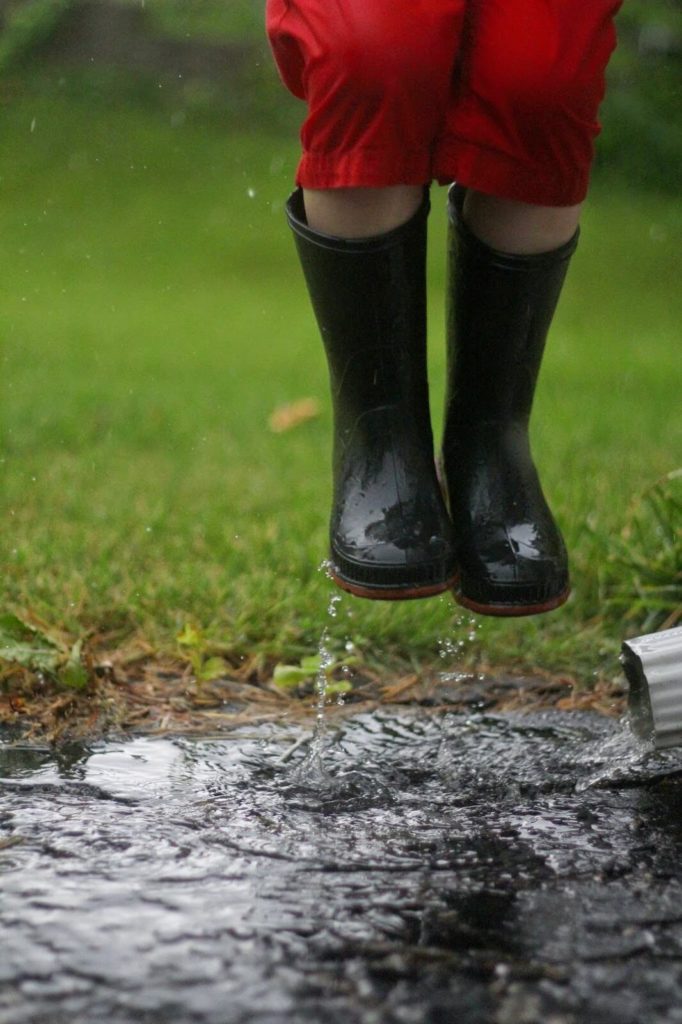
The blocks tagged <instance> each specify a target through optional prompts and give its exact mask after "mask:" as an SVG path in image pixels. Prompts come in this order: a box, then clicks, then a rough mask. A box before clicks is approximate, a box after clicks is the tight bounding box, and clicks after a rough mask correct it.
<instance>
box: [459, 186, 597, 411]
mask: <svg viewBox="0 0 682 1024" xmlns="http://www.w3.org/2000/svg"><path fill="white" fill-rule="evenodd" d="M453 192H454V190H453ZM460 207H461V204H460V203H459V202H458V200H457V195H456V192H455V193H454V194H451V197H450V201H449V219H450V229H449V236H448V280H449V282H450V287H449V290H448V296H447V335H448V391H447V399H446V423H447V424H448V427H449V428H451V429H452V428H454V427H456V428H457V429H460V430H466V428H467V426H468V425H471V424H473V423H476V424H479V425H482V424H485V423H493V424H496V425H497V426H502V425H505V424H506V425H508V426H509V427H510V428H511V427H512V426H514V425H516V426H517V427H521V428H523V427H525V426H527V424H528V420H529V418H530V413H531V409H532V405H533V395H534V392H535V386H536V382H537V377H538V373H539V370H540V364H541V362H542V356H543V352H544V348H545V341H546V338H547V333H548V330H549V327H550V324H551V321H552V317H553V315H554V311H555V308H556V305H557V302H558V299H559V295H560V293H561V289H562V286H563V283H564V279H565V277H566V272H567V270H568V263H569V260H570V257H571V255H572V253H573V252H574V250H575V247H576V245H577V238H578V233H577V232H576V234H575V235H574V237H573V238H571V239H570V241H568V242H567V243H566V244H565V245H563V246H561V247H560V248H558V249H556V250H553V251H552V252H548V253H541V254H538V255H530V256H517V255H512V254H508V253H503V252H498V251H496V250H494V249H491V248H490V247H489V246H487V245H486V244H485V243H483V242H481V241H480V240H479V239H478V238H476V236H475V235H474V234H473V233H472V232H471V231H470V229H469V228H468V227H467V225H466V224H465V223H464V220H463V217H462V213H461V208H460Z"/></svg>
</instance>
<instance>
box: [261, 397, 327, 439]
mask: <svg viewBox="0 0 682 1024" xmlns="http://www.w3.org/2000/svg"><path fill="white" fill-rule="evenodd" d="M319 415H320V403H319V402H318V400H317V399H316V398H299V399H298V400H297V401H295V402H288V403H287V405H280V406H278V408H277V409H275V410H274V411H273V412H272V413H270V418H269V420H268V424H269V426H270V430H272V432H273V433H274V434H282V433H284V431H285V430H292V429H293V428H294V427H297V426H298V425H299V423H305V422H306V421H307V420H313V419H315V417H316V416H319Z"/></svg>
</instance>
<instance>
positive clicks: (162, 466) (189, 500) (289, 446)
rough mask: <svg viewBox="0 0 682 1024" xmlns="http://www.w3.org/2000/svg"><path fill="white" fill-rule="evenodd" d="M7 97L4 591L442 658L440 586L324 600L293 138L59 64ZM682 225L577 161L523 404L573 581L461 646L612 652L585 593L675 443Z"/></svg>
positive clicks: (435, 315) (550, 662)
mask: <svg viewBox="0 0 682 1024" xmlns="http://www.w3.org/2000/svg"><path fill="white" fill-rule="evenodd" d="M0 121H1V129H2V138H3V146H2V153H1V154H0V203H1V207H0V208H1V210H2V251H3V266H2V279H1V280H2V305H1V310H0V318H1V329H2V339H3V348H2V394H1V399H2V427H3V429H2V442H1V445H2V447H1V451H0V458H1V459H2V463H1V465H2V503H3V509H2V521H3V530H2V535H1V542H0V544H1V547H0V557H1V562H2V565H3V566H4V567H5V568H4V573H3V593H2V599H1V601H0V610H2V611H8V610H14V611H17V612H19V613H25V612H26V611H30V612H31V613H33V614H35V615H37V616H39V617H40V618H42V619H43V620H45V621H47V622H48V623H52V624H55V625H59V626H60V627H63V628H65V629H66V630H67V631H68V632H69V633H70V634H71V635H72V636H73V637H74V638H75V637H77V636H79V635H82V634H83V633H84V632H91V631H95V632H99V631H104V632H108V631H111V630H118V631H119V633H118V636H119V637H120V638H123V637H124V636H126V635H127V634H128V633H130V632H132V631H137V632H139V633H141V634H142V635H143V636H145V637H146V638H148V639H149V640H150V642H151V643H152V644H154V645H155V646H157V647H158V648H160V649H169V648H172V647H174V646H175V640H174V638H175V636H176V634H177V633H178V632H179V631H180V629H181V628H182V626H183V625H184V624H185V622H187V621H192V622H195V623H197V624H198V625H200V626H201V627H202V628H204V629H205V630H206V632H207V634H208V635H209V636H210V637H212V638H214V639H216V640H218V641H220V642H222V643H224V644H225V645H226V646H227V647H228V648H229V649H231V650H232V651H234V653H235V654H237V655H238V654H249V653H254V652H256V653H260V654H262V655H263V656H267V657H275V658H282V659H290V658H292V657H295V656H299V657H300V656H301V655H303V654H309V653H311V652H314V651H315V650H316V648H317V644H318V642H319V638H320V635H321V633H322V630H323V629H324V628H325V627H326V626H331V635H332V642H333V644H334V645H337V646H339V647H341V646H342V644H343V643H344V642H345V641H346V640H347V639H349V638H352V639H354V640H355V641H356V642H357V643H358V644H359V645H360V648H361V650H362V651H363V653H364V654H365V656H367V657H372V658H374V659H376V660H378V661H386V662H388V661H391V662H392V661H394V659H396V658H400V659H403V660H405V661H407V662H413V663H425V662H428V661H434V662H438V653H439V649H440V648H442V646H443V644H444V643H445V645H446V646H447V644H448V643H451V642H452V641H453V640H454V641H455V642H456V641H457V640H458V639H459V638H460V637H461V638H465V637H466V635H467V632H468V629H467V625H466V618H467V617H465V621H463V622H462V621H460V622H459V624H458V621H457V620H458V619H461V615H460V612H459V611H458V610H457V609H456V606H454V605H453V604H452V602H451V601H450V599H449V598H442V599H437V600H432V601H424V602H414V603H405V604H402V605H385V604H380V603H369V602H362V601H356V600H352V599H351V598H348V597H344V598H343V600H342V601H341V603H340V606H339V610H338V614H337V615H336V617H335V618H333V619H332V618H330V616H329V614H328V610H327V609H328V604H329V599H330V595H331V593H332V588H331V584H330V583H329V582H328V581H327V579H326V578H325V577H324V575H323V573H322V572H320V571H319V569H318V567H319V564H320V562H321V560H322V559H323V557H324V555H325V546H326V529H327V523H326V520H327V514H328V504H329V493H330V481H329V471H328V464H329V437H330V422H331V421H330V411H329V403H328V399H327V393H326V368H325V363H324V359H323V355H322V352H321V348H320V344H319V342H318V338H317V333H316V328H315V326H314V323H313V321H312V317H311V315H310V312H309V309H308V304H307V300H306V295H305V292H304V287H303V284H302V279H301V275H300V272H299V269H298V267H297V265H296V263H295V261H294V258H293V254H292V243H291V240H290V238H289V237H288V232H287V230H286V228H285V225H284V219H283V210H282V201H283V198H284V197H285V196H286V194H287V191H288V189H289V187H290V182H291V179H292V176H293V172H294V169H295V164H296V157H297V148H296V144H295V141H294V140H290V141H283V139H282V138H281V137H278V136H275V135H273V136H267V135H264V134H258V133H255V132H254V133H251V134H247V133H241V134H236V133H235V131H234V130H232V129H231V128H230V126H229V124H225V125H221V124H220V123H219V121H217V120H213V121H211V122H210V123H205V122H200V121H199V119H197V120H196V123H195V122H194V121H193V119H192V117H191V116H189V117H187V118H186V119H185V120H184V122H182V123H178V122H177V121H176V122H174V123H175V125H176V126H175V127H173V124H172V123H171V120H170V119H169V118H168V117H166V116H165V114H164V113H163V111H157V112H154V111H152V110H149V109H147V110H145V109H143V108H142V107H135V106H132V107H131V106H129V105H128V106H126V105H123V104H120V103H117V102H116V100H115V98H112V97H109V96H106V97H100V99H99V100H97V101H90V100H88V99H87V98H86V97H82V98H80V99H79V98H77V97H75V96H74V94H73V91H71V93H70V95H69V96H68V98H67V97H64V98H60V96H59V94H58V93H57V94H55V95H49V94H48V93H47V92H46V91H45V90H43V91H42V92H40V91H38V92H37V93H35V94H33V95H29V94H23V93H22V92H20V91H19V92H18V94H17V95H15V97H14V99H13V101H12V103H11V104H10V105H6V106H5V107H4V108H3V109H2V110H0ZM433 199H434V215H433V217H432V233H431V254H430V259H431V264H432V266H431V278H430V280H431V292H430V305H431V332H430V334H431V380H432V394H433V410H434V419H435V421H436V431H437V432H438V423H439V420H440V406H441V395H442V390H443V367H444V357H443V345H442V329H441V324H442V312H441V309H442V303H443V284H444V282H443V269H442V259H441V254H442V250H443V244H444V232H445V223H444V215H443V207H444V192H443V191H442V190H436V191H435V192H434V196H433ZM681 245H682V209H681V208H680V204H679V203H677V204H675V203H673V202H671V201H670V200H666V199H661V198H657V197H656V196H654V195H639V196H629V195H627V194H624V193H622V192H618V193H615V194H614V193H613V192H612V191H611V190H609V189H608V188H607V187H606V185H604V186H602V187H597V188H596V189H595V191H594V194H593V197H592V200H591V202H590V204H589V206H588V209H587V211H586V214H585V218H584V230H583V241H582V245H581V247H580V250H579V253H578V255H577V257H576V259H575V261H574V265H573V267H572V269H571V273H570V277H569V281H568V283H567V286H566V289H565V294H564V299H563V302H562V305H561V308H560V312H559V315H558V316H557V319H556V322H555V327H554V330H553V333H552V340H551V343H550V346H549V350H548V354H547V358H546V361H545V365H544V367H543V373H542V378H541V387H540V390H539V394H538V399H537V404H536V410H535V414H534V422H533V431H534V443H535V451H536V456H537V461H538V463H539V465H540V467H541V471H542V475H543V480H544V482H545V487H546V490H547V492H548V494H549V495H550V496H551V499H552V502H553V505H554V507H555V509H556V512H557V514H558V517H559V519H560V520H561V523H562V525H563V527H564V530H565V533H566V536H567V541H568V543H569V547H570V549H571V552H572V561H573V569H574V582H575V593H574V596H573V598H572V599H571V602H570V603H569V605H568V606H567V607H566V608H565V609H564V610H562V611H560V612H557V613H555V614H553V615H551V616H543V617H538V618H536V619H533V620H519V621H516V622H494V621H490V620H489V621H487V622H486V623H485V624H484V626H483V627H482V629H481V630H480V632H479V640H478V642H477V644H476V645H471V646H469V647H468V649H469V651H470V654H471V652H474V651H475V652H476V655H477V656H478V657H479V658H481V659H484V660H489V661H492V662H494V663H497V664H514V665H519V666H526V667H527V666H529V665H540V666H542V667H544V668H545V669H548V670H555V671H556V670H567V669H571V668H575V669H576V671H578V672H579V673H580V675H581V677H582V678H583V679H589V678H590V677H591V675H592V673H594V672H601V671H606V672H611V673H615V672H616V671H617V665H616V664H615V651H616V650H617V647H618V644H619V641H620V638H621V634H622V632H624V631H625V630H626V629H630V630H631V629H632V628H633V626H632V624H630V623H624V622H620V621H619V619H618V617H617V616H615V615H614V614H613V613H612V615H611V617H610V618H604V617H603V615H602V612H603V599H604V597H605V591H604V587H605V578H606V577H607V576H608V572H613V569H609V562H608V556H609V552H610V550H611V547H610V538H612V537H613V536H615V535H617V534H618V533H619V532H620V531H621V530H622V529H623V526H624V523H625V516H626V509H627V506H628V504H629V503H630V501H631V499H632V497H633V495H635V494H636V493H637V492H639V491H642V490H643V489H644V488H646V487H647V486H649V485H650V484H651V483H652V482H653V481H654V480H655V479H656V478H658V477H659V476H661V475H662V474H663V473H665V472H667V471H669V470H672V469H674V468H676V467H677V466H678V465H679V464H680V453H681V452H682V417H681V416H680V406H679V345H680V338H679V324H680V321H681V320H682V293H681V292H680V288H679V252H680V248H681ZM305 396H317V397H318V398H319V399H320V400H321V401H322V403H323V414H322V416H321V417H320V418H319V419H318V420H314V421H311V422H309V423H306V424H304V425H302V426H300V427H298V428H297V429H295V430H293V431H291V432H289V433H285V434H280V435H276V434H273V433H272V432H271V431H270V430H269V428H268V416H269V414H270V412H271V411H272V409H273V408H274V407H276V406H278V405H279V404H281V403H285V402H289V401H292V400H295V399H297V398H300V397H305ZM623 571H625V570H623ZM621 582H622V581H621ZM452 660H453V659H452V658H448V659H447V660H446V661H445V662H444V663H443V664H444V665H446V666H447V667H450V666H451V663H452Z"/></svg>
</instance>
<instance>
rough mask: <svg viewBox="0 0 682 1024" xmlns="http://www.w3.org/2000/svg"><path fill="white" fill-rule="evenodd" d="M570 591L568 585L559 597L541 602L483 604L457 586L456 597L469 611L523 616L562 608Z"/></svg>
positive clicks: (505, 616) (507, 616)
mask: <svg viewBox="0 0 682 1024" xmlns="http://www.w3.org/2000/svg"><path fill="white" fill-rule="evenodd" d="M570 593H571V588H570V587H567V588H566V590H564V591H563V592H562V593H561V594H559V595H558V596H557V597H552V598H551V599H550V600H549V601H543V602H542V603H541V604H481V603H480V602H478V601H472V600H471V598H469V597H467V596H466V594H463V593H462V592H461V591H459V590H457V589H456V588H455V591H454V597H455V601H457V604H460V605H462V607H463V608H468V609H469V611H472V612H477V613H478V614H479V615H493V616H496V617H498V618H513V617H514V618H521V617H522V616H524V615H541V614H542V613H543V612H552V611H554V609H555V608H560V607H561V605H562V604H565V603H566V601H567V600H568V597H569V595H570Z"/></svg>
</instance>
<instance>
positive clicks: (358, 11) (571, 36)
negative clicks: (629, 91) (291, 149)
mask: <svg viewBox="0 0 682 1024" xmlns="http://www.w3.org/2000/svg"><path fill="white" fill-rule="evenodd" d="M620 4H621V0H267V15H266V20H267V30H268V36H269V39H270V43H271V46H272V49H273V52H274V55H275V59H276V61H277V65H278V68H279V71H280V74H281V76H282V79H283V81H284V83H285V84H286V86H287V87H288V88H289V89H290V91H291V92H293V93H294V95H296V96H298V97H300V98H301V99H303V100H305V101H306V103H307V106H308V115H307V117H306V119H305V121H304V124H303V127H302V129H301V141H302V144H303V157H302V159H301V162H300V164H299V168H298V172H297V183H298V184H299V185H302V186H303V187H304V188H342V187H350V186H383V185H396V184H406V185H420V184H425V183H427V182H429V181H431V180H432V179H434V178H435V179H437V180H438V181H440V182H441V183H442V184H445V183H447V182H450V181H458V182H459V183H460V184H462V185H464V186H467V187H470V188H474V189H477V190H479V191H481V192H487V193H491V194H493V195H498V196H502V197H504V198H508V199H518V200H521V201H523V202H529V203H538V204H540V205H548V206H570V205H572V204H574V203H578V202H580V201H581V200H582V199H583V198H584V196H585V193H586V191H587V184H588V178H589V171H590V165H591V162H592V156H593V144H594V138H595V136H596V135H597V133H598V132H599V124H598V121H597V111H598V108H599V104H600V102H601V99H602V96H603V93H604V70H605V68H606V64H607V62H608V59H609V56H610V54H611V51H612V50H613V47H614V44H615V31H614V26H613V17H614V15H615V13H616V11H617V10H618V8H619V7H620Z"/></svg>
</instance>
